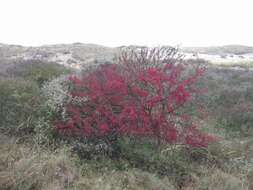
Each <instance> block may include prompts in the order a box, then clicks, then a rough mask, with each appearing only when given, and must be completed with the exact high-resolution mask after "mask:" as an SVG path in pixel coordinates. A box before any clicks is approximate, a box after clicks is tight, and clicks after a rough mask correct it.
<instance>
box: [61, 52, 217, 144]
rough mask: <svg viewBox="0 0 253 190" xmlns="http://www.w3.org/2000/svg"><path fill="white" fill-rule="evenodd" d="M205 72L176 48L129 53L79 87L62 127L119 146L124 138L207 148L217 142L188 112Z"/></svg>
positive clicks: (76, 81)
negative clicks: (190, 64) (183, 58)
mask: <svg viewBox="0 0 253 190" xmlns="http://www.w3.org/2000/svg"><path fill="white" fill-rule="evenodd" d="M202 74H203V69H202V68H195V69H193V68H191V71H189V70H187V66H186V65H185V64H183V63H182V62H181V59H180V57H178V55H177V51H176V49H174V48H168V47H162V48H154V49H148V48H142V49H137V50H127V51H124V52H123V53H122V54H121V56H120V57H119V59H118V64H108V65H101V66H98V67H97V68H96V69H94V70H92V71H89V72H86V74H85V75H84V76H82V77H81V78H78V77H76V76H72V77H70V80H71V81H72V83H73V87H72V90H71V96H72V99H78V100H80V101H79V102H78V103H76V102H75V101H71V102H69V103H68V104H67V107H66V112H67V114H68V116H69V118H68V120H67V121H63V122H62V121H60V120H59V121H57V122H56V128H57V129H58V130H59V132H61V133H63V134H65V135H68V136H79V137H88V138H95V139H103V140H104V141H105V142H107V143H108V144H109V145H111V146H114V143H115V142H116V141H117V139H118V137H119V136H138V137H149V138H150V139H156V140H157V143H158V145H160V144H163V143H165V142H166V143H170V144H175V143H182V144H187V145H191V146H195V147H205V146H207V145H208V143H209V142H211V141H213V140H214V138H213V137H211V136H209V135H206V134H204V133H202V132H201V131H200V129H199V128H198V127H199V126H197V125H196V124H195V123H194V121H193V120H192V118H191V116H190V115H188V114H187V113H184V112H183V108H184V107H185V105H187V103H188V102H191V100H192V99H194V97H195V96H196V95H197V94H198V93H199V92H200V91H199V89H198V88H196V86H195V83H196V81H197V79H198V78H199V76H201V75H202Z"/></svg>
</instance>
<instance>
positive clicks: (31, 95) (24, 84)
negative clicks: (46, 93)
mask: <svg viewBox="0 0 253 190" xmlns="http://www.w3.org/2000/svg"><path fill="white" fill-rule="evenodd" d="M39 104H40V90H39V88H38V86H37V84H36V83H34V82H31V81H27V80H24V79H20V78H17V79H12V78H7V79H1V80H0V118H1V120H0V127H1V128H5V129H11V128H12V129H13V128H14V127H15V128H26V129H28V128H29V127H30V126H31V125H32V123H34V121H35V115H36V114H35V113H36V110H37V106H38V105H39Z"/></svg>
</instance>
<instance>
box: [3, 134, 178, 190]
mask: <svg viewBox="0 0 253 190" xmlns="http://www.w3.org/2000/svg"><path fill="white" fill-rule="evenodd" d="M0 142H1V144H0V189H1V190H64V189H65V190H86V189H87V190H100V189H103V190H114V189H115V190H121V189H129V190H153V189H159V190H175V188H174V187H173V186H172V185H171V183H170V181H169V180H168V179H167V178H162V179H161V178H159V177H157V176H156V175H154V174H150V173H148V172H143V171H141V170H137V169H129V170H126V171H115V170H112V169H109V170H108V171H103V172H98V171H96V170H92V168H90V167H89V166H86V165H85V164H84V163H83V164H82V163H81V162H80V160H78V159H77V158H76V157H75V156H74V155H70V153H69V151H68V149H67V148H61V149H60V150H57V151H54V152H52V151H49V150H42V149H41V148H39V147H36V146H35V145H34V146H32V145H30V144H28V145H25V144H18V143H17V139H15V138H12V139H10V138H9V137H6V136H3V135H0ZM85 170H90V171H88V172H85Z"/></svg>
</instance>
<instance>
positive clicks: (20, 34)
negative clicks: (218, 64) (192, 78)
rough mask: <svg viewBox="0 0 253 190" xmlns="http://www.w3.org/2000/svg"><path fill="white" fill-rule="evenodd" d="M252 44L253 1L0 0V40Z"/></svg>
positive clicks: (111, 44) (106, 43)
mask: <svg viewBox="0 0 253 190" xmlns="http://www.w3.org/2000/svg"><path fill="white" fill-rule="evenodd" d="M73 42H82V43H95V44H101V45H106V46H120V45H130V44H135V45H181V46H211V45H226V44H243V45H252V46H253V0H0V43H8V44H20V45H32V46H37V45H43V44H56V43H73Z"/></svg>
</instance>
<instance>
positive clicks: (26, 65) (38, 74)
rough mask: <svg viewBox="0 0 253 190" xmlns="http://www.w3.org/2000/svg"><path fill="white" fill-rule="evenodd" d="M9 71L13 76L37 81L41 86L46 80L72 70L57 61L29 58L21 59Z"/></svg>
mask: <svg viewBox="0 0 253 190" xmlns="http://www.w3.org/2000/svg"><path fill="white" fill-rule="evenodd" d="M8 72H9V74H10V75H11V76H14V77H22V78H24V79H27V80H31V81H35V82H37V83H38V85H39V86H40V87H41V86H42V85H43V83H44V82H46V81H49V80H52V79H53V78H55V77H58V76H60V75H63V74H68V73H70V70H69V69H67V68H66V67H64V66H63V65H59V64H56V63H50V62H42V61H36V60H28V61H23V62H22V61H21V62H20V63H18V64H17V65H16V66H15V67H12V68H10V69H9V70H8Z"/></svg>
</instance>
